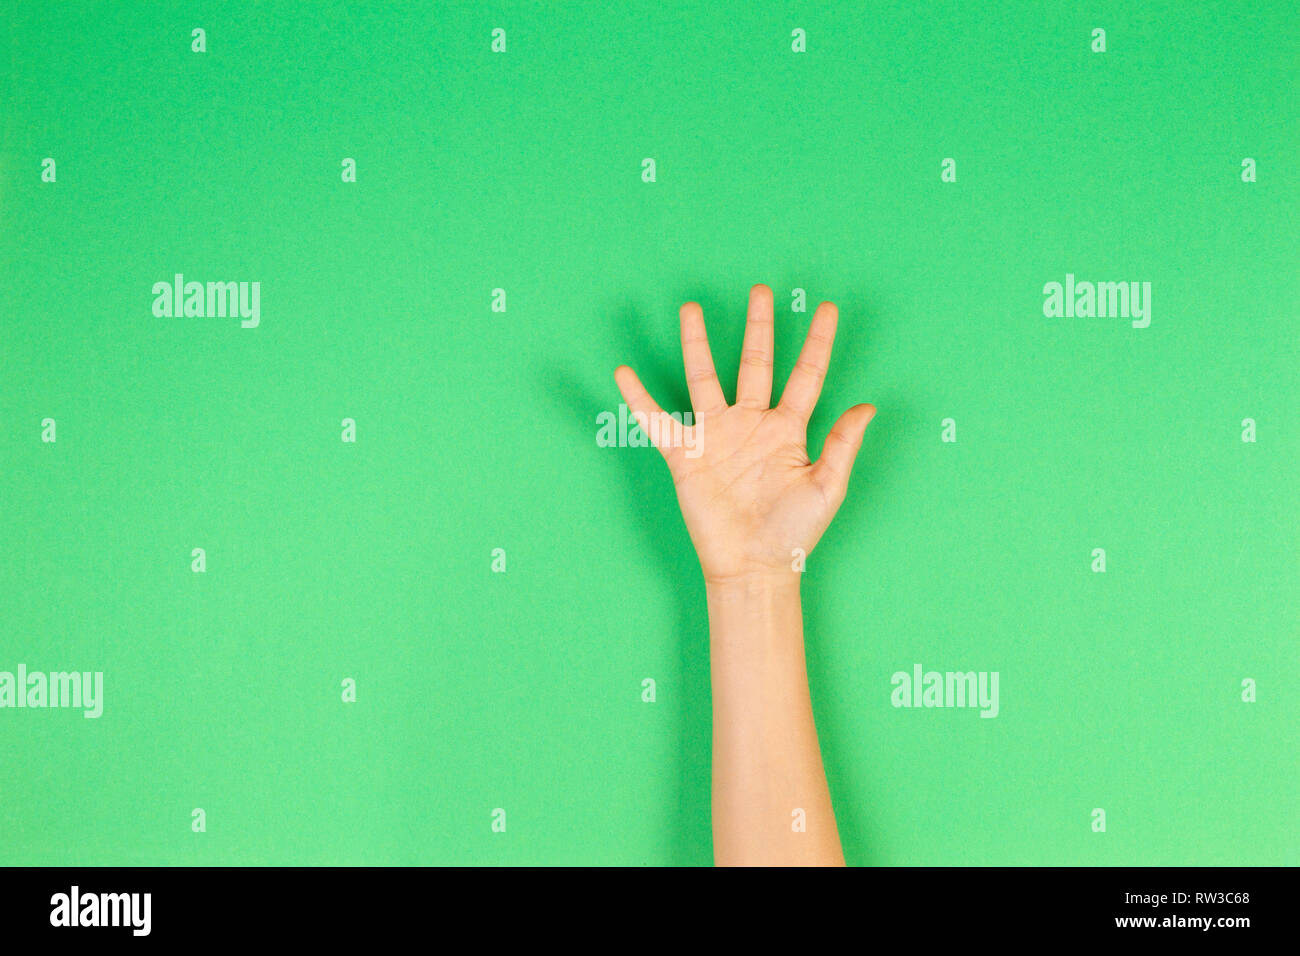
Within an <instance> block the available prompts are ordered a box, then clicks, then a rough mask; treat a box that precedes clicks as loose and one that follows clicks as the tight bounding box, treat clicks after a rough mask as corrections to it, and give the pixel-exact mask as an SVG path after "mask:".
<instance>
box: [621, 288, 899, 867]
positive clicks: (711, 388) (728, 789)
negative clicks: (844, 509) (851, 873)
mask: <svg viewBox="0 0 1300 956" xmlns="http://www.w3.org/2000/svg"><path fill="white" fill-rule="evenodd" d="M772 306H773V303H772V290H771V289H769V288H768V287H767V286H764V285H757V286H754V288H753V289H751V290H750V298H749V315H748V320H747V323H746V326H745V342H744V350H743V353H742V355H741V361H740V376H739V380H738V382H737V386H736V402H735V404H734V405H728V404H727V403H726V400H725V398H724V396H723V394H722V387H721V385H720V384H719V382H718V378H717V374H716V372H715V371H714V367H713V358H712V355H711V353H710V352H709V344H708V339H707V337H706V335H705V331H704V318H703V315H702V313H701V310H700V307H699V306H698V305H696V304H695V303H687V304H686V305H684V306H682V309H681V327H682V353H683V357H684V359H685V365H686V379H687V384H688V387H689V389H690V394H691V404H692V405H693V406H694V410H695V423H694V425H693V426H692V427H691V428H689V429H686V430H685V431H684V432H682V431H681V430H680V429H678V430H677V431H676V432H675V431H674V430H673V429H672V428H670V427H669V423H668V422H667V420H666V416H665V414H664V412H663V411H662V410H661V409H660V408H659V406H658V405H657V404H656V403H655V401H654V399H652V398H651V397H650V395H649V394H648V393H647V392H646V390H645V388H644V387H643V386H642V385H641V382H640V380H639V379H638V378H637V377H636V374H635V373H634V372H633V371H632V370H631V369H630V368H628V367H626V366H620V367H619V369H618V370H617V371H616V372H615V373H614V375H615V380H616V381H617V383H618V387H619V390H620V391H621V392H622V394H623V397H624V400H625V401H626V402H627V405H628V407H629V408H630V409H631V411H632V413H633V415H635V416H636V418H637V421H638V423H639V424H640V425H641V427H642V429H643V430H645V431H647V432H648V433H649V434H650V436H651V439H652V441H654V442H655V444H656V447H658V448H659V450H660V452H661V453H663V456H664V459H665V460H666V461H667V462H668V467H669V470H670V471H671V472H672V476H673V482H674V484H675V486H676V488H677V500H678V503H679V504H680V506H681V510H682V516H683V518H684V519H685V521H686V527H687V530H688V531H689V532H690V535H691V540H692V542H693V543H694V545H695V550H696V553H697V554H698V555H699V558H700V566H701V568H702V570H703V572H704V580H705V587H706V591H707V594H708V606H709V635H710V645H711V646H710V660H711V669H712V683H713V853H714V862H715V863H717V864H718V865H724V866H725V865H745V864H760V865H842V864H843V863H844V856H843V852H842V851H841V849H840V841H839V834H838V832H837V830H836V826H835V816H834V813H833V812H832V810H831V802H830V794H829V791H828V789H827V785H826V775H825V772H824V770H823V768H822V760H821V752H820V750H819V748H818V743H817V729H816V727H815V726H814V723H813V714H812V703H811V700H810V697H809V693H808V676H807V672H806V670H805V665H804V646H803V613H802V609H801V607H800V600H799V581H800V578H801V574H800V573H799V571H796V570H795V566H796V562H797V559H798V558H799V557H800V556H801V555H807V554H810V553H811V552H812V550H813V548H814V547H815V546H816V544H817V542H818V541H819V540H820V538H821V536H822V533H823V532H824V531H825V530H826V527H827V525H829V523H830V521H831V518H833V517H834V515H835V512H836V511H837V510H838V508H839V506H840V502H842V501H843V500H844V495H845V493H846V491H847V488H848V479H849V472H850V471H851V469H852V467H853V461H854V459H855V458H856V456H857V452H858V449H859V448H860V447H861V444H862V435H863V432H864V431H865V430H866V427H867V423H868V422H869V421H870V420H871V417H872V415H874V414H875V409H874V408H873V407H872V406H870V405H855V406H854V407H853V408H850V409H849V410H848V411H847V412H845V413H844V414H843V415H842V416H841V417H840V419H839V421H838V422H836V423H835V426H834V428H832V430H831V433H830V435H829V436H827V439H826V444H825V447H824V448H823V449H822V456H821V458H820V459H818V460H817V461H816V462H815V463H814V462H811V461H810V460H809V458H808V452H807V438H806V429H807V424H808V418H809V416H810V415H811V414H812V410H813V407H814V406H815V405H816V403H817V398H818V396H819V395H820V394H821V387H822V382H823V380H824V378H825V375H826V367H827V364H828V363H829V361H830V352H831V344H832V342H833V340H834V337H835V328H836V324H837V322H838V312H837V310H836V308H835V306H834V305H832V304H830V303H822V305H820V306H819V307H818V309H817V312H816V313H815V315H814V316H813V320H812V325H811V328H810V329H809V331H808V338H807V340H806V341H805V343H804V347H803V350H802V352H801V353H800V355H799V360H798V362H796V364H795V368H794V371H793V372H792V373H791V376H790V381H789V382H788V383H787V384H786V388H785V391H784V393H783V394H782V396H781V402H780V404H779V405H777V406H776V407H775V408H772V407H771V395H772V338H773V336H772V322H773V308H772ZM661 416H662V417H661Z"/></svg>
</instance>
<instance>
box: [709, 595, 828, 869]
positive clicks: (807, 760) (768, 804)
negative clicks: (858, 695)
mask: <svg viewBox="0 0 1300 956" xmlns="http://www.w3.org/2000/svg"><path fill="white" fill-rule="evenodd" d="M800 577H801V575H799V574H797V573H795V572H788V573H785V574H777V575H769V576H751V577H747V578H743V579H740V580H733V581H729V582H727V583H709V584H708V585H707V589H708V603H709V638H710V645H711V650H710V658H711V676H712V685H713V855H714V862H715V863H716V864H718V865H719V866H730V865H746V864H758V865H776V866H784V865H791V866H828V865H843V863H844V855H843V852H842V851H841V849H840V840H839V834H838V831H837V829H836V826H835V816H834V813H833V812H832V809H831V800H830V793H829V791H828V789H827V786H826V774H825V771H824V769H823V767H822V759H821V751H820V749H819V747H818V743H817V728H816V726H815V725H814V723H813V713H812V700H811V698H810V697H809V693H808V675H807V670H806V667H805V663H804V645H803V612H802V609H801V607H800V599H799V580H800ZM797 811H802V823H803V828H802V829H801V828H800V826H799V824H800V822H801V820H800V814H799V813H798V812H797Z"/></svg>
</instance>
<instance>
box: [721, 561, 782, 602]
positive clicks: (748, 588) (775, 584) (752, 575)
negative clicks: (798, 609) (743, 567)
mask: <svg viewBox="0 0 1300 956" xmlns="http://www.w3.org/2000/svg"><path fill="white" fill-rule="evenodd" d="M802 580H803V574H801V573H800V572H798V571H791V570H789V569H775V568H774V569H763V570H755V571H745V572H741V573H738V574H709V573H707V572H706V573H705V575H704V589H705V591H706V592H707V593H708V595H709V596H710V597H719V598H730V599H741V598H751V597H763V596H765V595H771V594H780V593H789V592H794V593H798V591H799V584H800V582H801V581H802Z"/></svg>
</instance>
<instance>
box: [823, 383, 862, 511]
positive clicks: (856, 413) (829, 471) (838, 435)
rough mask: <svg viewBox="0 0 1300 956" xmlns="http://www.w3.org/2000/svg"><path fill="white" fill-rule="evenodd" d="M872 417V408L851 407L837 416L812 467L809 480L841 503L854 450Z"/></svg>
mask: <svg viewBox="0 0 1300 956" xmlns="http://www.w3.org/2000/svg"><path fill="white" fill-rule="evenodd" d="M875 414H876V406H874V405H854V406H853V407H852V408H850V409H849V410H848V411H847V412H845V413H844V414H843V415H841V416H840V418H839V421H837V422H836V423H835V427H834V428H832V429H831V433H830V434H829V435H827V436H826V442H825V444H823V445H822V456H821V457H820V458H818V459H817V464H815V465H814V466H813V477H814V478H816V480H817V482H818V483H819V484H820V485H822V487H824V488H826V489H827V490H828V491H831V492H833V493H834V497H835V499H836V500H841V501H842V500H843V498H844V494H845V492H847V491H848V488H849V474H850V472H852V471H853V462H854V461H855V460H856V459H857V457H858V449H859V448H861V447H862V436H863V434H864V433H865V432H866V430H867V425H868V423H870V421H871V419H872V418H873V417H874V416H875Z"/></svg>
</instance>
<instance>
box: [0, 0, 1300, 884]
mask: <svg viewBox="0 0 1300 956" xmlns="http://www.w3.org/2000/svg"><path fill="white" fill-rule="evenodd" d="M136 7H137V5H128V4H120V3H96V4H58V3H54V4H41V3H23V4H14V5H13V6H11V7H7V8H6V13H5V17H4V22H3V23H0V31H3V42H4V61H3V62H4V63H6V64H7V70H6V71H5V74H4V77H3V86H2V87H0V123H2V126H0V134H2V141H0V216H2V217H3V218H2V220H0V227H2V238H0V257H2V259H0V304H2V305H0V307H2V309H3V313H2V320H3V322H2V325H0V346H2V349H3V351H2V362H3V364H2V366H0V373H2V375H0V463H2V464H0V510H2V516H0V548H2V550H0V670H10V671H12V670H14V669H16V666H17V665H18V664H19V663H25V664H26V665H27V666H28V668H30V669H32V670H62V669H77V670H102V671H104V673H105V677H104V680H105V712H104V715H103V717H101V718H100V719H98V720H86V719H83V717H82V716H81V714H80V713H79V712H77V711H73V710H45V711H41V710H30V709H28V710H0V761H2V762H3V765H2V766H0V775H2V782H0V863H6V864H209V863H211V864H259V863H267V864H328V863H347V864H354V863H355V864H361V863H391V864H424V863H450V864H478V863H483V864H495V863H521V864H543V863H564V864H570V863H573V864H576V863H593V864H631V865H640V864H708V863H710V862H711V859H712V856H711V846H710V835H709V833H710V831H709V748H710V742H709V734H710V729H709V728H710V724H709V713H710V709H709V706H710V705H709V686H708V636H707V626H706V618H705V604H704V594H703V589H702V585H701V581H700V577H699V570H698V565H697V563H696V560H695V557H694V554H693V552H692V550H691V546H690V542H689V540H688V538H687V535H686V531H685V528H684V526H683V524H682V522H681V519H680V517H679V516H678V512H677V506H676V502H675V499H674V496H673V493H672V485H671V482H670V479H669V476H668V473H667V470H666V468H665V467H664V465H663V463H662V461H660V460H659V457H658V455H657V454H656V453H655V452H654V450H653V449H642V448H601V447H598V446H597V444H596V442H595V433H596V428H597V426H596V416H597V415H598V414H599V413H600V412H601V411H603V410H615V411H616V410H617V408H618V404H619V401H620V399H619V396H618V393H617V391H616V389H615V387H614V383H613V379H612V372H613V369H614V367H615V366H616V365H618V364H620V363H623V362H627V363H628V364H631V365H632V366H633V367H634V368H636V369H637V371H638V372H639V373H640V374H641V376H642V378H643V379H644V381H645V382H646V384H647V386H648V387H649V388H650V390H651V392H652V393H653V394H655V395H656V397H658V398H659V400H660V401H661V403H662V404H664V406H665V407H667V408H670V409H672V408H677V409H683V408H688V407H689V406H688V405H687V396H686V389H685V383H684V380H683V377H682V373H681V367H680V355H679V347H678V340H677V336H678V330H677V308H678V306H679V305H680V304H681V303H682V302H685V301H688V300H696V301H699V302H701V303H702V304H703V306H704V311H705V318H706V321H707V322H708V324H709V330H710V333H711V338H712V343H713V352H714V355H715V357H716V359H717V364H718V369H719V373H720V374H721V376H722V379H723V382H724V388H725V390H726V391H727V392H728V394H729V395H730V394H733V390H734V385H733V383H734V380H735V372H736V367H737V361H738V355H739V349H740V340H741V335H742V326H743V317H744V310H745V297H746V293H747V290H748V289H749V287H750V286H751V285H752V284H754V283H756V282H765V283H767V284H769V285H770V286H771V287H772V288H773V290H774V291H775V296H776V303H777V369H776V373H777V389H778V393H779V389H780V387H781V385H782V384H783V383H784V380H785V377H786V376H787V375H788V373H789V370H790V367H791V366H792V364H793V362H794V358H795V355H796V352H797V347H798V344H799V342H800V341H801V340H802V337H803V335H804V333H805V331H806V329H807V324H808V320H809V318H810V317H811V311H812V308H813V307H814V306H815V305H816V303H817V302H819V301H822V300H831V301H834V302H836V303H837V304H838V306H839V308H840V315H841V319H840V333H839V338H838V341H837V342H836V348H835V355H834V358H833V361H832V366H831V373H830V377H829V379H828V381H827V385H826V389H825V391H824V393H823V397H822V402H821V405H820V406H819V409H818V412H817V414H816V416H815V417H814V419H813V421H812V426H811V429H810V451H812V452H813V454H814V455H816V454H817V452H818V450H819V449H820V445H821V441H822V439H823V437H824V436H825V433H826V431H827V429H828V428H829V426H830V424H831V423H832V422H833V421H834V419H835V417H836V416H838V414H839V413H840V412H841V411H842V410H843V409H844V408H846V407H847V406H848V405H850V404H852V403H855V402H858V401H870V402H873V403H875V404H876V405H877V406H878V408H879V414H878V416H877V418H876V420H875V421H874V423H873V424H872V425H871V427H870V429H869V430H868V433H867V439H866V443H865V445H864V448H863V452H862V455H861V457H860V458H859V463H858V466H857V469H856V471H855V475H854V478H853V482H852V486H851V488H850V492H849V497H848V499H847V501H846V503H845V504H844V506H843V508H842V510H841V511H840V514H839V516H838V517H837V518H836V520H835V522H834V523H833V524H832V526H831V528H830V531H829V532H828V533H827V535H826V537H825V538H824V539H823V542H822V544H821V545H820V547H819V548H818V550H817V551H816V553H815V554H814V555H812V557H811V559H810V564H809V570H808V572H807V576H806V580H805V582H804V605H805V615H806V622H807V636H808V654H809V669H810V675H811V681H812V693H813V700H814V704H815V709H816V714H817V719H818V726H819V729H820V732H821V739H822V747H823V751H824V754H825V760H826V766H827V771H828V776H829V779H830V783H831V790H832V794H833V797H834V801H835V806H836V811H837V815H838V818H839V823H840V828H841V834H842V837H843V840H844V845H845V850H846V855H847V857H848V859H849V861H850V862H851V863H857V864H888V865H893V864H961V865H965V864H1287V863H1290V864H1294V863H1296V862H1298V861H1300V833H1298V828H1297V791H1298V789H1300V766H1298V764H1297V758H1296V751H1295V733H1296V727H1297V725H1298V719H1300V706H1298V705H1297V678H1298V677H1300V668H1298V665H1297V654H1296V650H1297V637H1298V636H1300V627H1298V626H1297V620H1298V613H1300V600H1298V598H1300V587H1298V586H1297V582H1298V580H1300V578H1298V574H1297V572H1298V571H1300V559H1298V555H1297V542H1298V541H1300V533H1298V532H1300V527H1298V526H1297V515H1298V514H1300V509H1298V506H1300V493H1298V492H1297V483H1296V480H1295V464H1296V461H1297V460H1300V455H1298V453H1300V434H1298V430H1297V415H1296V409H1297V407H1298V406H1300V386H1298V384H1297V376H1296V369H1297V354H1296V351H1297V350H1296V342H1297V316H1298V314H1300V279H1298V273H1297V265H1300V239H1298V238H1297V235H1298V233H1297V218H1296V212H1297V209H1298V208H1300V190H1298V189H1297V184H1296V170H1297V169H1300V156H1298V155H1297V146H1298V145H1300V136H1297V129H1298V128H1300V123H1298V122H1297V121H1298V119H1300V110H1298V108H1297V95H1296V94H1297V84H1296V75H1297V73H1296V71H1297V66H1298V65H1300V56H1298V53H1300V41H1298V40H1297V34H1296V31H1295V21H1294V6H1293V4H1291V3H1289V2H1274V3H1240V4H1228V3H1208V4H1196V5H1192V4H1184V3H1172V2H1166V3H1150V2H1142V3H1136V2H1133V3H1123V4H1112V3H1097V4H1089V5H1081V6H1080V7H1079V8H1078V9H1067V8H1066V5H1063V4H1059V3H1052V2H1044V3H1035V4H1028V3H1027V4H1023V5H1020V4H1008V5H995V6H994V7H993V8H992V9H986V8H985V7H984V5H972V4H966V3H927V4H923V5H916V6H915V7H913V6H912V5H902V4H886V5H876V4H872V5H863V4H850V3H816V4H813V3H790V4H757V5H756V4H749V3H734V4H722V3H718V2H700V3H692V4H680V3H664V2H637V3H628V4H621V5H617V6H616V7H609V6H608V5H605V4H597V3H592V4H590V5H586V4H564V5H560V4H543V3H485V4H484V3H468V2H466V3H438V4H433V3H409V4H403V5H400V6H399V5H393V4H363V3H354V4H340V3H331V4H325V3H302V4H287V3H269V2H268V3H225V2H222V3H215V2H214V3H168V4H155V3H150V4H140V5H138V9H137V8H136ZM194 27H203V28H204V29H205V30H206V31H207V45H208V52H207V53H205V54H196V53H192V52H191V50H190V31H191V29H192V28H194ZM495 27H501V28H504V29H505V30H506V31H507V40H508V49H507V52H506V53H504V54H494V53H492V52H491V50H490V42H491V31H492V29H493V28H495ZM1094 27H1103V28H1105V29H1106V31H1107V45H1108V52H1106V53H1105V54H1104V55H1103V54H1094V53H1092V52H1091V51H1090V43H1091V30H1092V29H1093V28H1094ZM795 28H802V29H804V30H806V31H807V36H808V52H807V53H805V54H794V53H792V52H791V49H790V44H791V30H793V29H795ZM45 157H53V158H54V159H55V160H56V162H57V175H58V179H57V182H56V183H53V184H51V183H43V182H41V179H40V172H41V161H42V159H44V158H45ZM343 157H352V158H355V159H356V161H357V170H358V173H357V180H358V181H357V182H356V183H355V184H345V183H343V182H342V181H341V177H340V162H341V160H342V158H343ZM646 157H652V158H654V159H655V161H656V163H657V169H658V178H657V182H654V183H645V182H643V181H642V179H641V161H642V160H643V159H644V158H646ZM945 157H953V158H955V159H956V161H957V172H958V178H957V182H955V183H944V182H941V181H940V164H941V162H942V160H943V159H944V158H945ZM1244 157H1251V158H1254V159H1255V160H1257V162H1258V169H1259V180H1258V182H1256V183H1243V182H1242V180H1241V161H1242V159H1243V158H1244ZM176 272H183V273H184V274H185V275H186V277H187V279H196V280H199V281H207V280H213V281H217V280H220V281H226V280H245V281H253V280H256V281H260V282H261V284H262V300H261V308H262V319H261V326H260V327H259V328H257V329H251V330H246V329H242V328H240V326H239V322H238V320H236V319H220V318H190V319H159V318H155V317H154V316H153V314H152V310H151V306H152V301H153V296H152V293H151V288H152V285H153V283H154V282H156V281H159V280H164V281H165V280H169V279H170V278H171V277H172V276H173V275H174V273H176ZM1067 272H1072V273H1074V274H1075V275H1076V276H1077V277H1078V278H1079V279H1081V280H1084V279H1086V280H1093V281H1098V280H1116V281H1118V280H1141V281H1150V282H1151V283H1152V285H1153V293H1152V299H1153V301H1152V305H1153V311H1152V322H1151V326H1150V328H1147V329H1134V328H1132V327H1131V326H1130V324H1129V322H1128V321H1127V320H1124V319H1119V318H1117V319H1048V318H1045V317H1044V316H1043V313H1042V304H1043V293H1042V287H1043V285H1044V283H1046V282H1050V281H1058V282H1063V281H1064V278H1065V274H1066V273H1067ZM496 288H503V289H505V290H506V293H507V310H506V311H505V312H504V313H501V312H493V311H492V310H491V307H490V306H491V297H492V290H493V289H496ZM796 288H799V289H805V290H807V295H808V298H809V310H808V311H807V312H803V313H798V312H793V311H792V310H791V301H792V299H791V293H792V290H794V289H796ZM46 417H51V418H54V419H55V420H56V421H57V427H58V441H57V443H56V444H46V443H42V442H41V440H40V431H41V428H40V422H41V420H42V419H43V418H46ZM345 417H351V418H355V419H356V422H357V429H358V440H357V442H356V444H355V445H349V444H345V443H343V442H342V441H340V421H341V419H343V418H345ZM948 417H951V418H953V419H955V420H956V422H957V434H958V442H957V443H956V444H945V443H942V442H941V441H940V423H941V421H942V420H943V419H944V418H948ZM1243 418H1253V419H1255V420H1256V422H1257V423H1258V436H1259V439H1258V442H1257V443H1255V444H1248V443H1243V442H1242V440H1241V421H1242V419H1243ZM195 547H202V548H205V549H206V551H207V562H208V567H207V572H206V573H204V574H195V573H192V572H191V570H190V560H191V559H190V553H191V549H193V548H195ZM498 547H499V548H504V549H505V550H506V553H507V561H508V564H507V568H508V570H507V572H506V573H504V574H494V573H492V571H491V568H490V564H491V552H492V549H494V548H498ZM1096 547H1102V548H1105V549H1106V552H1107V563H1108V570H1107V572H1106V573H1105V574H1096V573H1093V572H1092V571H1091V569H1090V564H1091V552H1092V549H1093V548H1096ZM916 662H920V663H921V664H922V665H924V667H925V668H926V669H931V668H934V669H937V670H976V671H979V670H988V671H993V670H996V671H998V672H999V673H1000V675H1001V687H1000V692H1001V693H1000V697H1001V700H1000V705H1001V714H1000V716H998V717H997V718H996V719H994V720H989V719H980V718H979V717H978V714H977V712H976V711H975V710H904V709H895V708H893V707H891V705H890V691H891V686H890V675H891V674H892V673H893V672H895V671H897V670H910V669H911V667H912V665H913V664H914V663H916ZM345 677H352V678H354V679H355V680H356V681H357V686H358V700H357V702H356V703H355V704H344V703H343V702H342V701H341V700H340V681H341V680H342V679H343V678H345ZM646 677H653V678H654V679H655V680H656V681H657V684H658V699H657V702H655V703H653V704H647V703H643V702H642V701H641V681H642V679H643V678H646ZM1244 678H1253V679H1255V680H1256V681H1257V682H1258V688H1259V689H1258V694H1259V699H1258V702H1256V703H1253V704H1248V703H1243V702H1242V701H1241V699H1240V698H1241V681H1242V680H1243V679H1244ZM195 807H202V808H203V809H204V810H205V811H206V813H207V832H205V833H194V832H191V827H190V822H191V810H192V809H193V808H195ZM497 807H502V808H505V809H506V810H507V814H508V829H507V832H506V833H504V834H499V833H493V832H492V830H491V826H490V824H491V813H492V810H493V809H494V808H497ZM1094 807H1101V808H1104V809H1105V810H1106V813H1107V824H1108V828H1107V832H1106V833H1104V834H1100V833H1094V832H1092V829H1091V816H1090V814H1091V811H1092V809H1093V808H1094Z"/></svg>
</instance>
